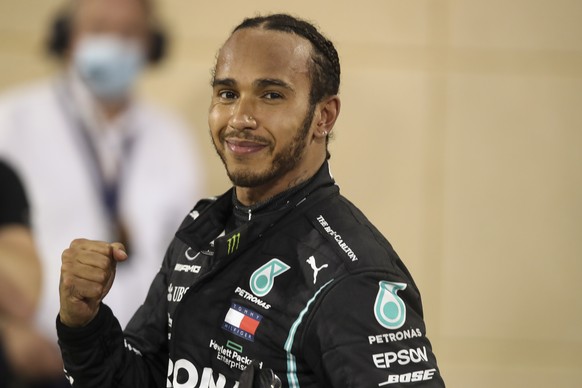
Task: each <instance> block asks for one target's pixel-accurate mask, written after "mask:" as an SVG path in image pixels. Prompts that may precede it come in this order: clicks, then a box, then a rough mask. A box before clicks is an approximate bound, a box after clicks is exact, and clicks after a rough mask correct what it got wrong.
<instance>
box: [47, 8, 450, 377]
mask: <svg viewBox="0 0 582 388" xmlns="http://www.w3.org/2000/svg"><path fill="white" fill-rule="evenodd" d="M339 78H340V67H339V59H338V55H337V52H336V50H335V48H334V46H333V44H332V43H331V42H330V41H329V40H327V39H326V38H325V37H323V36H322V35H321V34H320V33H319V32H318V31H317V30H316V29H315V28H314V27H313V26H312V25H311V24H309V23H307V22H305V21H302V20H299V19H296V18H293V17H291V16H288V15H271V16H267V17H256V18H253V19H246V20H245V21H244V22H243V23H242V24H241V25H239V26H238V27H237V28H235V30H234V31H233V33H232V35H231V36H230V38H229V39H228V40H227V41H226V43H225V44H224V46H223V47H222V48H221V50H220V52H219V55H218V58H217V62H216V67H215V72H214V76H213V80H212V87H213V95H212V101H211V105H210V111H209V127H210V132H211V136H212V140H213V143H214V146H215V148H216V151H217V153H218V155H219V156H220V158H221V159H222V161H223V163H224V165H225V168H226V171H227V174H228V176H229V178H230V179H231V181H232V182H233V186H234V187H233V188H232V189H231V190H229V191H228V192H226V193H225V194H223V195H222V196H220V197H218V198H216V199H212V200H205V201H201V202H200V203H198V204H197V205H196V206H195V208H194V210H193V211H192V212H191V213H190V214H189V215H188V217H186V220H185V221H184V223H183V224H182V226H181V227H180V229H179V230H178V232H177V233H176V238H175V239H174V241H173V242H172V244H171V246H170V247H169V249H168V252H167V254H166V257H165V258H164V261H163V263H162V267H161V269H160V272H159V273H158V275H157V277H156V278H155V280H154V282H153V284H152V286H151V288H150V292H149V294H148V296H147V299H146V301H145V303H144V305H143V306H142V307H141V308H140V309H139V310H138V311H137V313H136V314H135V316H134V318H133V319H132V321H131V322H130V323H129V325H128V327H127V328H126V330H125V331H122V330H121V328H120V327H119V324H118V323H117V320H116V318H115V316H114V315H113V312H112V311H111V309H109V308H108V307H107V306H106V304H103V303H102V301H103V298H104V297H105V295H106V294H107V292H108V290H109V288H110V287H111V285H112V282H113V278H114V274H115V263H116V262H118V261H124V260H126V259H127V255H126V254H125V252H124V248H123V246H122V245H121V244H119V243H111V244H110V243H106V242H98V241H88V240H76V241H74V242H73V243H72V244H71V246H70V248H68V249H67V250H65V252H64V253H63V264H62V271H61V286H60V295H61V309H60V315H59V318H58V319H57V328H58V332H59V338H60V345H61V349H62V353H63V359H64V362H65V367H66V369H67V371H68V373H69V375H70V379H71V381H72V382H73V385H74V386H79V387H101V386H122V387H162V386H165V387H176V388H177V387H192V388H194V387H196V388H198V387H204V388H208V387H220V388H232V387H239V388H243V387H249V386H251V383H250V381H252V380H253V379H252V378H249V375H250V374H253V373H255V372H257V373H258V374H259V375H260V376H261V377H262V378H264V377H265V376H267V377H268V379H267V381H266V382H265V384H266V385H261V386H280V385H282V386H284V387H313V388H315V387H383V386H390V387H408V386H410V387H443V386H444V383H443V380H442V378H441V377H440V372H439V370H438V368H437V364H436V359H435V356H434V355H433V352H432V349H431V345H430V342H429V341H428V339H427V337H426V327H425V324H424V321H423V313H422V306H421V302H420V294H419V291H418V289H417V287H416V285H415V284H414V281H413V280H412V278H411V276H410V274H409V272H408V270H407V269H406V267H405V266H404V264H403V263H402V261H401V260H400V259H399V258H398V256H397V254H396V253H395V252H394V250H393V249H392V247H391V245H390V244H389V243H388V241H386V239H385V238H384V237H383V236H382V235H381V233H380V232H379V231H378V230H377V229H376V228H375V227H374V226H373V225H372V224H371V223H370V222H369V221H368V220H367V219H366V218H365V216H364V215H363V214H362V213H361V212H360V211H359V210H358V209H357V208H356V207H355V206H354V205H353V204H351V203H350V202H349V201H348V200H347V199H346V198H344V197H343V196H341V195H340V194H339V188H338V186H337V185H336V184H335V182H334V180H333V178H332V176H331V174H330V172H329V165H328V162H327V159H329V153H328V150H327V144H328V138H329V135H330V133H331V131H332V130H333V127H334V124H335V121H336V119H337V117H338V114H339V111H340V99H339V97H338V90H339ZM249 365H251V366H252V368H248V367H249ZM245 370H246V371H247V372H245V373H243V371H245ZM260 370H263V371H269V373H268V374H265V373H262V374H261V372H260ZM249 371H250V373H249ZM239 380H240V383H239ZM257 380H258V379H257ZM253 386H254V385H253Z"/></svg>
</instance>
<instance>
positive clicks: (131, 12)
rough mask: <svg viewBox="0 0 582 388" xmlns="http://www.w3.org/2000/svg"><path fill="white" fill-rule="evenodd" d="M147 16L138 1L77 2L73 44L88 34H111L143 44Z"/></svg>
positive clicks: (93, 0)
mask: <svg viewBox="0 0 582 388" xmlns="http://www.w3.org/2000/svg"><path fill="white" fill-rule="evenodd" d="M148 29H149V27H148V15H147V11H146V9H145V6H144V4H143V3H142V2H141V1H140V0H78V1H77V3H76V5H75V8H74V10H73V45H75V43H76V42H77V41H78V40H79V39H81V38H83V37H84V36H87V35H96V34H112V35H117V36H118V37H120V38H124V39H128V40H135V41H139V42H140V43H142V44H144V45H145V43H146V39H147V32H148Z"/></svg>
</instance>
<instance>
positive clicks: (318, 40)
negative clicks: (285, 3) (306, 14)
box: [232, 14, 340, 105]
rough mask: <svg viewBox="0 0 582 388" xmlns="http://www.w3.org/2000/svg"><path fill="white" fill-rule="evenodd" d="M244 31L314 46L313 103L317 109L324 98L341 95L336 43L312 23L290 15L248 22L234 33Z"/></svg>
mask: <svg viewBox="0 0 582 388" xmlns="http://www.w3.org/2000/svg"><path fill="white" fill-rule="evenodd" d="M244 28H263V29H265V30H275V31H284V32H289V33H294V34H296V35H299V36H301V37H303V38H305V39H307V40H308V41H310V42H311V45H312V46H313V51H312V55H311V60H312V63H311V66H310V76H311V91H310V94H309V99H310V103H311V104H312V105H315V104H316V103H318V102H320V101H321V100H323V99H324V98H325V97H328V96H333V95H336V94H338V92H339V84H340V63H339V57H338V54H337V51H336V49H335V47H334V46H333V43H332V42H331V41H329V40H328V39H327V38H326V37H325V36H323V35H322V34H321V33H320V32H319V31H318V30H317V28H316V27H315V26H314V25H312V24H311V23H309V22H307V21H305V20H302V19H298V18H295V17H293V16H290V15H287V14H273V15H268V16H257V17H254V18H247V19H245V20H243V22H242V23H241V24H239V25H238V26H237V27H235V29H234V30H233V31H232V33H235V32H236V31H238V30H241V29H244Z"/></svg>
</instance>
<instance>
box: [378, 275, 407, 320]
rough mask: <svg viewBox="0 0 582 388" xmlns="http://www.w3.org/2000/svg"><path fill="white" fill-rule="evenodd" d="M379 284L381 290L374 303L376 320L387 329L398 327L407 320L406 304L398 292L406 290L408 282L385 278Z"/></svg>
mask: <svg viewBox="0 0 582 388" xmlns="http://www.w3.org/2000/svg"><path fill="white" fill-rule="evenodd" d="M379 285H380V290H379V291H378V295H377V296H376V303H375V304H374V315H375V316H376V320H377V321H378V323H379V324H380V325H382V326H383V327H385V328H386V329H390V330H395V329H398V328H399V327H401V326H402V325H404V322H406V305H405V304H404V301H403V300H402V299H401V298H400V297H399V296H398V295H397V294H396V293H397V292H398V291H400V290H404V289H405V288H406V284H405V283H395V282H388V281H385V280H383V281H381V282H380V283H379Z"/></svg>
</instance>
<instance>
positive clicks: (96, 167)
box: [55, 80, 135, 225]
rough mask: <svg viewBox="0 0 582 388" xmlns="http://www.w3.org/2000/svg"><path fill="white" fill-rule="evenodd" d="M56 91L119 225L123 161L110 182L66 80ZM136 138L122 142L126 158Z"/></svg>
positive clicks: (95, 179) (106, 203)
mask: <svg viewBox="0 0 582 388" xmlns="http://www.w3.org/2000/svg"><path fill="white" fill-rule="evenodd" d="M55 92H56V95H57V101H58V103H59V105H60V106H61V108H62V111H63V113H64V116H65V117H66V118H67V120H68V121H69V124H70V128H71V130H72V134H73V136H74V137H75V138H76V139H77V142H78V143H81V144H82V145H83V147H84V149H85V151H86V152H81V154H82V156H87V157H85V158H84V159H85V161H86V164H87V169H88V170H90V171H91V172H92V176H93V177H94V179H93V181H94V182H95V186H96V189H97V190H98V191H100V192H101V201H102V203H103V205H104V207H105V210H106V211H107V215H108V216H109V219H110V221H112V222H113V223H114V224H116V225H117V223H118V222H119V193H120V182H121V176H122V172H123V168H124V166H123V163H122V164H121V167H120V169H121V171H120V172H119V173H118V174H117V176H116V178H115V179H114V180H113V181H112V182H108V181H107V180H106V179H105V172H104V171H103V168H102V166H101V163H100V161H99V155H98V153H97V147H96V145H95V143H94V141H93V139H92V138H91V134H90V133H89V128H88V127H87V125H86V123H85V122H84V121H83V119H82V118H81V117H80V115H78V114H77V113H76V112H75V111H74V107H73V106H72V104H69V103H68V101H70V100H71V98H70V96H69V95H70V93H68V91H67V86H66V85H65V80H62V81H61V82H59V83H57V85H56V88H55ZM134 143H135V139H134V137H133V136H126V137H125V138H124V139H123V143H122V155H123V156H124V158H127V157H128V156H130V154H131V152H132V150H133V146H134Z"/></svg>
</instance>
